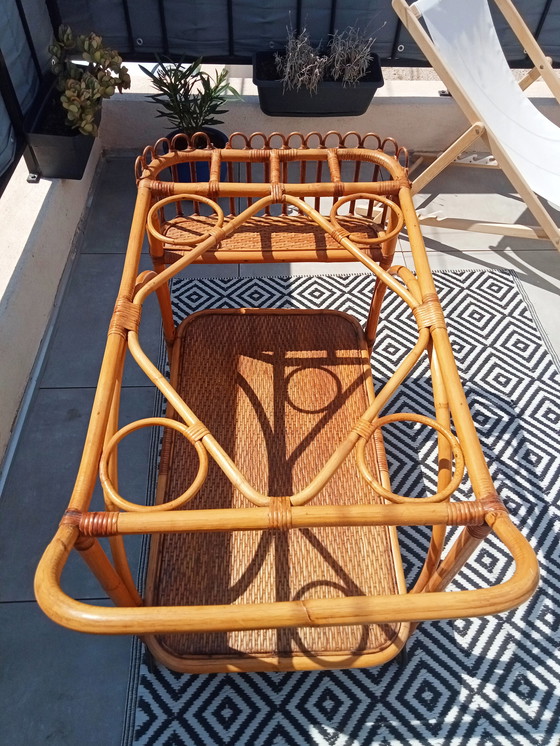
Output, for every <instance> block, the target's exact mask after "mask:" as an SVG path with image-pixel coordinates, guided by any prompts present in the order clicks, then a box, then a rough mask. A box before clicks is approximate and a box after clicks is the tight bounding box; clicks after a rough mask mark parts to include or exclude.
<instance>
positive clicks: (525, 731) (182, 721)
mask: <svg viewBox="0 0 560 746" xmlns="http://www.w3.org/2000/svg"><path fill="white" fill-rule="evenodd" d="M434 276H435V280H436V285H437V288H438V292H439V294H440V298H441V301H442V304H443V307H444V311H445V315H446V319H447V322H448V328H449V333H450V337H451V340H452V344H453V348H454V352H455V356H456V360H457V364H458V367H459V372H460V374H461V376H462V379H463V381H464V386H465V391H466V394H467V398H468V400H469V404H470V407H471V411H472V413H473V417H474V419H475V423H476V426H477V429H478V433H479V435H480V438H481V441H482V444H483V448H484V452H485V455H486V458H487V460H488V462H489V465H490V468H491V471H492V475H493V477H494V479H495V482H496V485H497V488H498V491H499V493H500V495H501V497H502V499H503V500H504V502H505V503H506V505H507V507H508V509H509V510H510V512H511V513H512V516H513V519H514V521H515V522H516V523H517V525H519V526H520V527H522V530H523V532H524V534H525V535H526V536H527V538H528V539H529V540H530V542H531V543H532V545H533V547H534V548H535V549H536V551H537V553H538V558H539V563H540V567H541V572H542V578H541V584H540V587H539V589H538V591H537V593H536V594H535V595H534V596H533V598H532V599H531V600H530V601H529V602H528V603H526V604H525V605H524V606H523V607H522V608H520V609H517V610H514V611H511V612H508V613H504V614H500V615H498V616H495V617H492V618H484V619H461V620H456V621H440V622H431V623H425V624H422V625H421V626H420V627H419V629H418V630H417V631H416V633H415V634H414V636H413V637H412V639H411V641H410V642H409V644H408V655H409V661H408V663H407V665H406V666H404V667H402V666H399V665H398V664H397V663H396V662H391V663H388V664H386V665H384V666H381V667H379V668H374V669H361V670H346V671H344V670H343V671H325V672H322V671H321V672H301V673H266V674H264V673H263V674H214V675H206V676H194V675H185V674H177V673H173V672H171V671H169V670H167V669H165V668H163V667H161V666H159V665H155V666H154V667H152V668H151V669H150V667H149V665H148V663H147V660H146V659H145V657H144V652H143V647H142V645H141V643H139V642H138V641H135V642H134V643H133V651H132V666H131V678H130V684H129V698H128V708H127V717H126V722H125V727H124V731H123V746H131V744H135V745H136V746H172V745H173V744H189V745H190V744H193V745H194V744H196V745H198V744H200V745H202V744H205V745H207V744H236V746H249V745H250V746H269V745H270V746H273V745H274V746H296V745H298V746H299V745H300V744H320V745H321V746H358V745H360V746H361V745H363V744H417V745H418V746H421V745H422V746H423V745H424V744H428V743H429V744H445V745H446V746H447V745H449V744H451V745H453V746H459V745H463V744H473V745H474V744H477V745H478V744H484V745H487V744H488V745H492V746H493V745H494V744H520V745H521V744H523V745H525V744H553V743H554V744H557V743H560V639H559V637H560V632H559V631H560V541H559V532H560V506H559V501H558V492H559V482H560V442H559V440H560V438H559V423H560V406H559V401H560V376H559V369H558V365H557V361H556V360H555V359H553V356H552V354H551V353H550V352H549V350H548V349H547V346H546V344H545V343H544V342H543V338H542V336H541V333H540V330H539V327H538V322H537V321H535V319H534V318H533V317H532V315H531V312H530V310H529V307H528V305H527V302H526V300H525V299H524V297H523V294H522V291H521V288H520V286H519V285H518V282H517V280H516V277H515V275H514V274H513V273H510V272H508V271H471V270H468V271H461V272H436V273H434ZM371 288H372V279H371V276H370V275H363V274H353V275H330V276H329V275H326V276H318V277H267V278H258V279H253V278H237V279H227V280H216V279H212V280H195V281H193V280H184V279H183V280H182V279H176V280H175V285H174V288H173V297H174V308H175V311H176V313H177V316H178V318H183V317H184V316H185V314H187V313H192V312H193V311H195V310H200V309H203V308H212V307H225V308H227V307H236V306H275V307H303V308H326V307H328V308H336V309H339V310H343V311H347V312H349V313H352V314H354V315H355V316H356V317H357V318H359V319H360V321H363V320H364V319H365V316H366V314H367V312H368V306H369V297H370V296H371ZM415 337H416V325H415V322H414V320H413V318H412V315H411V314H410V312H409V311H408V309H407V308H406V306H405V305H404V304H403V303H402V302H401V301H399V300H398V299H397V298H396V297H394V296H392V294H391V295H388V297H387V299H386V302H385V306H384V310H383V322H382V324H381V327H380V332H379V338H378V342H377V345H376V348H375V354H374V361H375V362H374V365H373V374H374V378H375V381H376V385H377V386H378V387H379V385H380V384H382V383H383V381H384V380H386V378H387V375H388V372H389V370H391V369H394V367H395V365H396V364H397V363H398V362H399V360H400V359H401V358H402V357H403V355H404V354H405V352H406V350H407V349H409V348H410V346H411V345H412V343H413V341H414V339H415ZM403 340H404V343H403ZM430 404H431V391H430V387H429V384H428V379H427V366H426V364H425V362H423V363H422V364H420V365H419V366H418V367H417V368H416V369H415V370H414V371H413V373H412V375H411V377H410V378H409V379H408V381H407V382H405V384H404V385H403V386H402V387H401V389H400V390H399V391H398V393H397V394H396V396H395V397H394V398H393V399H392V401H391V402H390V403H389V405H388V407H387V408H386V409H385V410H384V411H385V413H388V412H389V411H407V410H408V411H413V410H415V411H421V412H422V411H423V412H427V413H429V412H430V411H431V406H430ZM407 428H413V429H412V430H407ZM384 435H385V436H386V447H387V452H388V455H389V457H390V468H391V473H392V475H393V487H394V488H395V491H396V492H400V493H401V494H418V495H420V494H421V491H420V492H416V493H415V490H418V489H419V487H420V488H421V490H424V489H425V490H433V491H435V483H436V479H435V468H434V465H433V462H432V461H431V459H430V457H429V453H430V452H431V450H432V448H433V440H432V436H431V433H430V431H429V430H428V429H427V428H421V429H420V430H417V429H415V426H414V425H411V424H410V423H402V426H401V428H400V429H399V427H397V426H392V427H391V428H386V429H385V430H384ZM411 437H413V438H415V439H416V441H417V442H418V443H419V446H420V459H419V460H417V461H411V460H410V455H409V453H408V451H407V449H406V448H404V447H403V446H402V445H401V444H402V443H403V442H407V441H409V440H410V438H411ZM153 450H154V452H157V444H156V447H155V448H154V449H153ZM462 489H463V492H464V494H465V495H467V494H468V484H467V483H466V482H465V484H464V485H463V486H462ZM424 494H425V493H424ZM399 538H400V541H401V550H402V554H403V557H404V559H405V560H406V564H405V571H406V574H407V578H408V580H409V581H411V580H413V578H414V577H415V573H417V572H418V569H419V567H420V566H421V562H422V561H423V556H424V553H425V550H426V545H427V538H428V534H427V533H426V531H425V530H423V529H418V528H413V529H402V530H400V533H399ZM510 572H511V568H510V563H509V562H508V560H507V557H506V553H505V551H504V550H503V549H502V548H501V546H500V545H499V543H498V542H497V541H495V540H494V539H493V538H492V537H490V539H489V540H488V541H487V542H486V543H485V544H484V545H483V546H482V547H481V548H480V549H479V550H478V552H477V554H476V555H475V556H474V557H473V559H471V562H470V563H469V565H468V566H467V567H466V568H465V569H464V570H463V572H462V574H461V576H460V578H459V579H457V580H456V581H455V582H454V584H453V587H452V588H451V589H467V588H474V587H480V586H481V585H487V584H492V583H498V582H501V581H503V580H504V579H505V578H506V577H507V576H508V573H510Z"/></svg>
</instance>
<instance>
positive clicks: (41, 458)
mask: <svg viewBox="0 0 560 746" xmlns="http://www.w3.org/2000/svg"><path fill="white" fill-rule="evenodd" d="M93 396H94V391H93V390H92V389H51V390H42V391H39V392H38V393H37V396H36V397H35V400H34V402H33V403H32V406H31V409H30V411H29V413H28V416H27V419H26V422H25V426H24V429H23V432H22V434H21V437H20V439H19V443H18V447H17V450H16V453H15V456H14V460H13V462H12V465H11V468H10V471H9V473H8V476H7V480H6V484H5V487H4V490H3V494H2V500H1V502H0V601H29V600H31V599H33V598H34V596H33V576H34V574H35V569H36V566H37V563H38V561H39V558H40V557H41V555H42V553H43V551H44V550H45V548H46V546H47V544H48V543H49V542H50V540H51V539H52V537H53V536H54V533H55V531H56V528H57V525H58V523H59V521H60V519H61V517H62V515H63V513H64V511H65V510H66V506H67V504H68V500H69V498H70V494H71V491H72V487H73V484H74V480H75V477H76V473H77V471H78V466H79V462H80V457H81V452H82V447H83V443H84V438H85V433H86V429H87V425H88V421H89V414H90V410H91V405H92V402H93ZM153 402H154V392H153V390H152V389H150V388H146V387H140V388H125V389H124V390H123V393H122V400H121V423H122V424H125V423H126V422H130V421H132V420H134V419H138V418H140V417H149V416H151V415H152V413H153ZM150 435H151V429H150V428H146V429H142V430H140V431H138V432H137V433H134V434H133V435H131V436H130V437H129V438H125V440H124V441H123V444H122V446H123V448H122V450H121V449H119V475H120V482H119V489H120V490H121V494H123V495H124V496H125V497H127V499H131V500H134V499H139V500H143V499H144V497H145V491H146V475H147V470H148V452H149V442H150ZM91 507H92V509H93V510H99V509H102V498H101V494H100V489H99V486H98V487H97V489H96V492H95V495H94V499H93V501H92V506H91ZM130 538H132V537H130ZM138 539H139V537H134V538H133V541H132V542H128V540H127V542H128V545H129V546H130V552H131V554H130V561H131V565H132V566H133V572H136V566H137V561H138V552H139V544H140V542H139V541H138ZM63 586H64V588H65V590H66V591H67V592H68V593H70V594H71V595H75V596H76V597H80V598H97V597H102V596H104V595H105V593H104V592H103V591H102V589H101V588H100V586H99V584H98V583H97V581H96V579H95V578H94V577H93V576H92V574H91V572H90V571H89V570H88V568H87V567H86V565H85V563H84V562H83V560H82V559H81V558H80V557H79V556H78V554H77V553H76V552H73V553H72V555H71V559H70V560H69V563H68V565H67V569H66V570H65V572H64V573H63Z"/></svg>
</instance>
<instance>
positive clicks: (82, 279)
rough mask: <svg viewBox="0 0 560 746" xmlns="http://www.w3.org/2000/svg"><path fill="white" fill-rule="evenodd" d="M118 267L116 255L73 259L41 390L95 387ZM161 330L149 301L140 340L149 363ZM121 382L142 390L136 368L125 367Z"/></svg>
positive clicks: (154, 304)
mask: <svg viewBox="0 0 560 746" xmlns="http://www.w3.org/2000/svg"><path fill="white" fill-rule="evenodd" d="M122 263H123V256H122V255H120V254H83V255H81V256H78V257H77V259H76V261H75V266H74V267H73V270H72V273H71V276H70V280H69V283H68V287H67V288H66V292H65V294H64V298H63V301H62V303H61V306H60V310H59V312H58V316H57V320H56V324H55V328H54V332H53V336H52V339H51V342H50V345H49V349H48V352H47V355H46V358H45V364H44V367H43V371H42V376H41V381H40V385H41V386H42V387H49V388H62V387H65V386H72V387H75V386H85V387H91V386H96V385H97V379H98V375H99V369H100V366H101V361H102V358H103V351H104V349H105V343H106V339H107V329H108V326H109V321H110V319H111V314H112V312H113V307H114V304H115V298H116V296H117V292H118V287H119V282H120V276H121V271H122ZM150 268H151V263H150V260H149V258H148V257H146V258H145V259H142V262H141V269H150ZM160 325H161V322H160V317H159V313H158V311H157V302H156V300H155V297H154V298H149V299H148V300H147V302H146V304H145V308H144V312H143V314H142V322H141V326H140V339H141V342H142V344H143V346H144V350H145V352H146V354H147V355H148V356H149V357H150V359H152V360H155V359H156V358H157V353H158V350H159V329H160ZM123 380H124V384H125V385H136V386H142V385H145V384H146V377H145V375H144V373H143V372H142V371H141V370H140V369H139V368H138V367H137V366H136V365H130V366H127V368H126V370H125V375H124V379H123Z"/></svg>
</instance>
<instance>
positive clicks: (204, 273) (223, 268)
mask: <svg viewBox="0 0 560 746" xmlns="http://www.w3.org/2000/svg"><path fill="white" fill-rule="evenodd" d="M181 277H192V278H201V277H204V278H208V277H209V278H211V277H216V278H218V277H219V278H222V279H224V278H229V277H239V264H191V266H190V267H187V268H186V269H185V270H183V272H182V273H181Z"/></svg>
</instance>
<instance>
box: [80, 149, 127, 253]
mask: <svg viewBox="0 0 560 746" xmlns="http://www.w3.org/2000/svg"><path fill="white" fill-rule="evenodd" d="M134 160H135V159H134V158H133V157H130V156H129V157H116V158H113V157H107V158H105V160H104V161H103V163H102V166H101V169H100V172H99V175H98V178H97V182H96V184H95V185H94V192H93V197H92V200H91V204H90V205H89V208H88V212H87V218H86V222H85V225H84V233H83V239H82V245H81V251H82V253H96V254H103V253H115V252H120V253H124V252H125V251H126V246H127V242H128V234H129V231H130V222H131V220H132V213H133V212H134V203H135V200H136V180H135V177H134Z"/></svg>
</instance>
